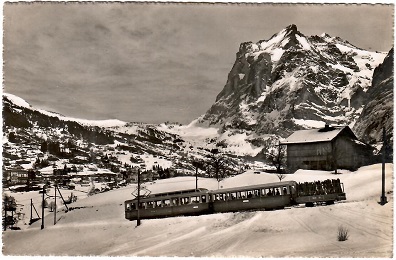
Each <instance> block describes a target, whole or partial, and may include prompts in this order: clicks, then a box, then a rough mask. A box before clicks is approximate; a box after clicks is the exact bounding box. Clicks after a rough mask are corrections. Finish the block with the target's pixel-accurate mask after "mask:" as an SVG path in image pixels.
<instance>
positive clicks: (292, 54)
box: [197, 25, 386, 137]
mask: <svg viewBox="0 0 396 260" xmlns="http://www.w3.org/2000/svg"><path fill="white" fill-rule="evenodd" d="M385 56H386V53H377V52H369V51H365V50H362V49H360V48H358V47H356V46H353V45H352V44H350V43H349V42H347V41H345V40H342V39H340V38H338V37H331V36H329V35H327V34H322V35H321V36H316V35H315V36H311V37H306V36H305V35H304V34H302V33H301V32H299V31H298V29H297V27H296V26H295V25H290V26H288V27H286V28H285V29H283V30H282V31H280V32H279V33H277V34H274V35H273V36H272V37H271V38H270V39H269V40H262V41H259V42H257V43H252V42H246V43H242V44H241V45H240V48H239V51H238V52H237V54H236V61H235V63H234V65H233V67H232V69H231V71H230V73H229V74H228V79H227V83H226V85H225V86H224V89H223V90H222V91H221V92H220V93H219V94H218V96H217V98H216V102H215V103H214V104H213V106H212V107H211V108H210V109H209V110H208V111H207V113H206V114H205V115H203V116H201V117H200V118H199V119H198V121H197V122H198V123H200V124H203V125H217V126H220V127H221V129H222V131H227V130H230V129H240V130H244V131H246V132H247V133H251V134H254V135H265V134H275V135H277V136H281V137H286V136H288V135H289V134H290V133H292V132H293V131H294V130H297V129H305V128H310V127H323V126H324V124H325V123H329V124H350V125H353V123H354V122H355V121H356V120H357V118H358V117H359V115H360V113H361V111H362V107H363V105H364V104H365V102H366V100H367V99H368V98H371V97H369V93H371V92H368V90H369V88H370V86H371V79H372V74H373V71H374V68H375V67H377V66H378V64H380V63H381V62H382V61H383V59H384V57H385Z"/></svg>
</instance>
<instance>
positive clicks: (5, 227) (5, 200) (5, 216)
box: [3, 197, 8, 231]
mask: <svg viewBox="0 0 396 260" xmlns="http://www.w3.org/2000/svg"><path fill="white" fill-rule="evenodd" d="M7 208H8V206H7V197H4V223H3V224H4V231H6V229H7Z"/></svg>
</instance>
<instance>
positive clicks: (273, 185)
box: [210, 181, 296, 193]
mask: <svg viewBox="0 0 396 260" xmlns="http://www.w3.org/2000/svg"><path fill="white" fill-rule="evenodd" d="M295 184H296V182H295V181H282V182H273V183H263V184H256V185H249V186H241V187H234V188H227V189H219V190H211V191H210V193H224V192H235V191H246V190H255V189H263V188H278V187H282V186H287V185H295Z"/></svg>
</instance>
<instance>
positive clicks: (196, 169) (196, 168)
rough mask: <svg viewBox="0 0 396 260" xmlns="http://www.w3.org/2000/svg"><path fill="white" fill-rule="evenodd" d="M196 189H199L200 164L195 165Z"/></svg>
mask: <svg viewBox="0 0 396 260" xmlns="http://www.w3.org/2000/svg"><path fill="white" fill-rule="evenodd" d="M195 190H198V165H196V166H195Z"/></svg>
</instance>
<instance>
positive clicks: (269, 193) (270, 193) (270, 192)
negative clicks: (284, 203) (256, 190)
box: [266, 189, 274, 196]
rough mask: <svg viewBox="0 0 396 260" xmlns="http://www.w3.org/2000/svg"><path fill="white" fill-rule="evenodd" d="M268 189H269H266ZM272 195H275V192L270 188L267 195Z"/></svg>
mask: <svg viewBox="0 0 396 260" xmlns="http://www.w3.org/2000/svg"><path fill="white" fill-rule="evenodd" d="M266 190H267V189H266ZM272 195H274V194H273V193H272V190H271V189H268V190H267V196H272Z"/></svg>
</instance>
